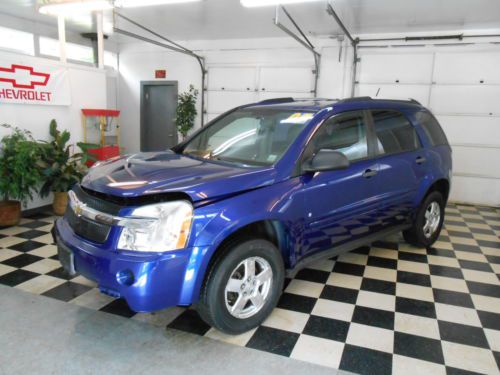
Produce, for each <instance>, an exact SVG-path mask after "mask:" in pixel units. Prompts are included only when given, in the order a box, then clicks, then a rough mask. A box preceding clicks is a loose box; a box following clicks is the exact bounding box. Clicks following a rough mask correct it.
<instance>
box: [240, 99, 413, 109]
mask: <svg viewBox="0 0 500 375" xmlns="http://www.w3.org/2000/svg"><path fill="white" fill-rule="evenodd" d="M245 108H276V109H281V110H293V111H307V112H318V111H320V110H322V109H325V108H333V109H334V110H335V112H342V111H345V110H355V109H372V108H392V109H400V110H404V109H408V108H409V109H417V110H418V109H422V108H423V106H422V105H421V104H420V103H419V102H418V101H416V100H415V99H409V100H397V99H373V98H371V97H369V96H362V97H354V98H347V99H325V98H305V99H297V98H276V99H268V100H263V101H260V102H257V103H254V104H250V105H248V106H245Z"/></svg>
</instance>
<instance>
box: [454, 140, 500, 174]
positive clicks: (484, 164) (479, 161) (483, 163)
mask: <svg viewBox="0 0 500 375" xmlns="http://www.w3.org/2000/svg"><path fill="white" fill-rule="evenodd" d="M452 149H453V172H454V173H463V174H474V175H482V176H487V177H496V178H500V168H496V167H493V168H492V166H493V165H497V162H494V163H491V162H488V161H498V160H500V149H499V148H481V147H473V146H452Z"/></svg>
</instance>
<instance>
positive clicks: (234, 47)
mask: <svg viewBox="0 0 500 375" xmlns="http://www.w3.org/2000/svg"><path fill="white" fill-rule="evenodd" d="M313 43H314V44H315V45H316V46H317V47H318V50H319V51H320V52H321V53H322V59H321V67H320V81H319V84H318V93H317V96H319V97H329V98H338V97H343V96H344V80H345V77H344V66H345V63H346V61H345V60H346V54H345V49H344V50H343V51H344V53H343V54H342V56H341V61H340V62H339V48H338V43H337V41H335V40H317V41H313ZM183 44H184V45H185V46H186V47H187V48H190V49H193V50H195V51H196V52H197V53H198V54H200V55H202V56H204V57H205V58H206V64H207V67H209V68H210V67H214V66H226V67H229V66H232V67H269V66H277V67H293V66H301V67H310V68H311V69H312V68H313V67H314V63H313V57H312V54H311V53H310V52H308V51H307V50H305V49H304V48H303V47H301V46H300V45H298V44H297V42H295V41H293V40H291V39H289V38H279V39H272V38H269V39H261V40H258V39H251V40H248V39H244V40H215V41H191V42H189V43H183ZM119 61H120V64H119V73H120V77H119V86H118V93H119V94H118V97H119V99H118V103H119V106H118V107H119V108H120V109H121V110H122V116H121V124H122V127H121V134H122V144H123V146H124V147H125V152H128V153H130V152H137V151H139V145H140V138H139V130H140V129H139V124H140V97H139V96H140V82H141V81H145V80H155V79H154V71H155V69H166V70H167V78H166V80H173V81H178V84H179V93H181V92H183V91H185V90H187V89H188V87H189V85H190V84H193V85H194V86H195V87H196V88H197V89H200V87H201V72H200V67H199V65H198V62H197V61H196V60H195V59H194V58H192V57H190V56H185V55H181V54H179V53H175V52H170V51H167V50H165V49H161V48H159V47H156V46H151V45H149V44H146V43H142V42H141V43H126V44H122V45H120V60H119ZM208 79H209V80H210V77H208ZM290 79H294V77H290ZM311 80H312V73H311ZM306 89H307V88H306ZM281 96H288V95H281ZM200 102H201V101H200V100H198V112H200V109H201V108H200ZM206 107H207V106H206ZM208 107H209V106H208ZM231 107H232V105H231V104H230V103H228V104H227V109H230V108H231ZM207 117H208V116H207ZM199 126H200V116H198V119H197V122H196V125H195V127H196V128H197V127H199Z"/></svg>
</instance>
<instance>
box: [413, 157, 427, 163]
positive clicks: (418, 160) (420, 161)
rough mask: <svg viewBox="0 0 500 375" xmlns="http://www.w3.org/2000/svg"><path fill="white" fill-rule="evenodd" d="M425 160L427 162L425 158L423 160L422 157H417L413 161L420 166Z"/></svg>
mask: <svg viewBox="0 0 500 375" xmlns="http://www.w3.org/2000/svg"><path fill="white" fill-rule="evenodd" d="M426 160H427V159H426V158H424V157H423V156H417V158H416V159H415V162H416V163H417V164H422V163H425V161H426Z"/></svg>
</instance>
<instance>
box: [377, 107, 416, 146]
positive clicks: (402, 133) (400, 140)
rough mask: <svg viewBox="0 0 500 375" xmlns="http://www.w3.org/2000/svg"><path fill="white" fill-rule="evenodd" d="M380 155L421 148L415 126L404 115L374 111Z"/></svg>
mask: <svg viewBox="0 0 500 375" xmlns="http://www.w3.org/2000/svg"><path fill="white" fill-rule="evenodd" d="M372 116H373V124H374V127H375V135H376V137H377V146H376V149H377V150H378V154H393V153H397V152H404V151H413V150H416V149H418V148H420V141H419V139H418V136H417V132H416V131H415V128H414V127H413V125H411V124H410V122H409V121H408V120H407V119H406V117H405V116H403V114H401V113H399V112H396V111H391V110H376V111H372Z"/></svg>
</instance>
